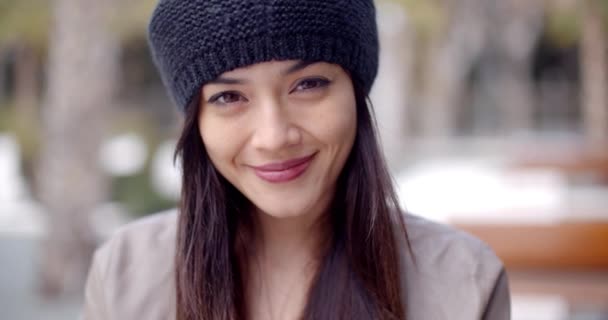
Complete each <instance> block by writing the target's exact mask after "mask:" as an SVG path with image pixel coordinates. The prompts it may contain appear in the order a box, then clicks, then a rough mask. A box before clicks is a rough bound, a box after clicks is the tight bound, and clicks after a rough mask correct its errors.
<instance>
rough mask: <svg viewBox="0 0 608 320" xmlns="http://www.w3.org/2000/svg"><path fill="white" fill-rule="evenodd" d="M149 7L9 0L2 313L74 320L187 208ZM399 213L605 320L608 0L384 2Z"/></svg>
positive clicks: (563, 303) (515, 286)
mask: <svg viewBox="0 0 608 320" xmlns="http://www.w3.org/2000/svg"><path fill="white" fill-rule="evenodd" d="M154 5H155V0H130V1H119V0H105V1H104V0H0V318H2V319H7V320H26V319H27V320H30V319H48V320H53V319H74V318H76V317H77V315H78V312H79V309H80V306H81V303H82V286H83V281H84V279H85V277H86V272H87V270H88V264H89V262H90V257H91V253H92V251H93V250H94V248H95V247H96V246H97V245H99V243H101V242H102V241H103V240H104V239H106V238H107V237H108V236H109V235H111V233H112V232H113V230H115V229H116V228H117V227H118V226H120V225H122V224H124V223H126V222H128V221H130V220H133V219H135V218H137V217H141V216H143V215H146V214H151V213H154V212H159V211H162V210H166V209H170V208H173V207H174V206H175V202H176V199H177V196H178V194H179V170H178V169H176V168H175V167H173V165H172V153H173V148H174V146H175V139H176V137H177V135H178V133H179V130H180V126H181V115H180V114H179V113H178V112H177V110H176V108H174V107H173V106H172V105H171V101H170V100H169V99H168V98H167V96H166V94H165V90H164V89H163V87H162V84H161V83H160V80H159V77H158V75H157V73H156V71H155V69H154V67H153V65H152V62H151V60H150V56H149V53H148V49H147V44H146V35H145V30H146V23H147V19H148V18H149V16H150V14H151V11H152V9H153V7H154ZM377 7H378V24H379V31H380V38H381V47H382V49H381V65H380V74H379V77H378V80H377V82H376V84H375V86H374V88H373V90H372V95H371V96H372V101H373V103H374V108H375V112H376V115H377V119H378V122H379V127H380V132H381V135H382V144H383V147H384V149H385V153H386V158H387V160H388V162H389V165H390V168H391V170H392V172H393V173H394V177H395V184H396V186H397V187H398V190H399V195H400V198H401V200H402V202H403V204H404V206H405V207H406V208H407V209H408V210H409V211H411V212H413V213H415V214H419V215H422V216H426V217H428V218H430V219H434V220H436V221H441V222H445V223H450V224H453V225H456V226H458V227H460V228H463V229H465V230H467V231H469V232H471V233H473V234H475V235H477V236H478V237H480V238H482V239H483V240H485V241H486V242H488V243H489V244H490V245H491V246H492V247H493V248H494V249H495V250H496V252H497V253H498V255H499V256H500V257H501V258H502V259H503V261H504V262H505V264H506V266H507V269H508V271H509V275H510V280H511V288H512V295H513V319H514V320H526V319H530V320H545V319H546V320H570V319H575V320H579V319H580V320H583V319H584V320H607V319H608V55H607V49H608V0H382V1H381V0H378V1H377Z"/></svg>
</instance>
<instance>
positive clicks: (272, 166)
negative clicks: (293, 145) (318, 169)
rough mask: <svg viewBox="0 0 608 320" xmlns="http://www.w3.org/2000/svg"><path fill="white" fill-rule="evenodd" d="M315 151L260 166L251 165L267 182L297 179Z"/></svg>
mask: <svg viewBox="0 0 608 320" xmlns="http://www.w3.org/2000/svg"><path fill="white" fill-rule="evenodd" d="M315 155H316V153H313V154H312V155H309V156H306V157H300V158H294V159H290V160H287V161H282V162H273V163H268V164H265V165H261V166H253V167H252V168H253V171H254V172H255V174H256V175H257V176H258V177H259V178H261V179H263V180H265V181H268V182H271V183H281V182H288V181H292V180H295V179H297V178H298V177H299V176H301V175H302V174H303V173H304V172H306V169H308V167H309V165H310V163H311V162H312V159H313V158H314V157H315Z"/></svg>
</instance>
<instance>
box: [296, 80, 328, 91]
mask: <svg viewBox="0 0 608 320" xmlns="http://www.w3.org/2000/svg"><path fill="white" fill-rule="evenodd" d="M329 84H330V81H329V80H328V79H326V78H322V77H315V78H307V79H304V80H301V81H300V82H299V83H298V84H297V85H296V87H295V88H294V89H293V90H292V91H291V92H295V91H306V90H316V89H321V88H324V87H327V86H328V85H329Z"/></svg>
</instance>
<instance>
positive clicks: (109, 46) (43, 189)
mask: <svg viewBox="0 0 608 320" xmlns="http://www.w3.org/2000/svg"><path fill="white" fill-rule="evenodd" d="M110 7H111V4H110V1H109V0H55V2H54V24H53V28H52V30H51V33H50V48H49V64H48V78H47V83H48V84H47V85H48V91H47V92H46V94H47V95H46V97H45V98H46V101H45V104H44V106H43V110H42V121H43V136H42V145H43V148H42V151H41V152H42V154H41V158H40V162H39V166H38V172H37V182H38V190H37V191H38V195H39V197H40V200H41V201H42V203H43V205H44V206H45V207H46V208H47V210H48V211H49V215H50V217H49V234H48V239H47V241H46V243H45V246H46V248H45V250H44V251H43V252H44V253H43V255H44V256H43V263H42V266H41V268H42V269H41V276H42V279H41V280H42V283H41V289H42V290H43V293H46V294H47V295H51V296H52V295H58V294H62V293H66V292H79V291H80V290H81V289H82V284H83V281H84V279H85V276H86V272H87V268H88V265H89V260H90V256H91V253H92V250H93V248H94V246H95V241H96V239H95V237H94V233H93V232H92V228H91V226H90V225H89V214H90V213H91V211H92V210H93V209H94V208H95V207H96V206H97V205H99V203H100V202H101V201H103V200H104V198H105V196H106V189H107V181H106V179H105V178H104V176H103V174H102V172H101V171H100V168H99V166H98V157H97V152H98V148H99V145H100V142H101V138H102V134H103V130H104V125H105V123H104V121H105V120H106V119H107V113H108V111H109V110H108V109H109V108H110V107H111V103H112V98H113V95H114V90H115V88H114V84H115V80H116V77H117V72H118V43H117V39H115V38H114V36H113V35H112V33H111V32H110V30H108V29H109V28H108V27H109V25H108V21H109V9H110Z"/></svg>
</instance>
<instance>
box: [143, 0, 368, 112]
mask: <svg viewBox="0 0 608 320" xmlns="http://www.w3.org/2000/svg"><path fill="white" fill-rule="evenodd" d="M148 40H149V45H150V48H151V52H152V57H153V59H154V62H155V64H156V66H157V68H158V69H159V71H160V74H161V78H162V80H163V82H164V84H165V86H166V87H167V89H168V90H169V92H170V94H171V96H172V97H173V100H174V102H175V103H176V104H177V106H178V107H179V108H180V110H181V111H185V109H186V107H187V105H188V104H189V103H190V100H191V99H192V98H193V97H194V96H195V94H196V93H197V91H198V90H200V88H201V86H202V85H203V84H205V83H206V82H208V81H210V80H213V79H215V78H216V77H218V76H219V75H220V74H222V73H224V72H226V71H230V70H233V69H236V68H240V67H244V66H247V65H251V64H255V63H258V62H264V61H270V60H290V59H294V60H296V59H297V60H305V61H325V62H329V63H335V64H339V65H341V66H342V67H343V68H345V69H346V70H348V71H349V72H350V73H351V75H352V76H353V77H354V78H356V80H357V81H358V82H360V83H361V85H362V86H363V88H364V90H365V91H366V92H367V93H369V90H370V88H371V86H372V83H373V82H374V79H375V77H376V73H377V70H378V34H377V27H376V14H375V8H374V4H373V1H372V0H160V2H159V3H158V5H157V7H156V9H155V11H154V13H153V15H152V18H151V20H150V25H149V27H148Z"/></svg>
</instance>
